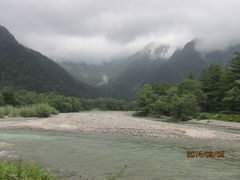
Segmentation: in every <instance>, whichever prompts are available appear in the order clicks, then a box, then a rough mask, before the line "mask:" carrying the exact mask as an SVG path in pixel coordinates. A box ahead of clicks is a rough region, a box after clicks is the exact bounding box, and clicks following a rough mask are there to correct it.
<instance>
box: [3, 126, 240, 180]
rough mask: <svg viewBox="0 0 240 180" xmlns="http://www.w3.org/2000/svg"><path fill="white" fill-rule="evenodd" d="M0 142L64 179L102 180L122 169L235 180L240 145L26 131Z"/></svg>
mask: <svg viewBox="0 0 240 180" xmlns="http://www.w3.org/2000/svg"><path fill="white" fill-rule="evenodd" d="M215 129H216V128H215ZM0 142H7V143H13V144H15V146H13V147H11V148H9V149H7V150H8V151H14V152H15V153H21V154H22V157H23V159H24V160H27V161H29V160H36V161H38V162H39V163H40V164H41V165H42V166H44V167H47V168H49V169H50V170H51V171H52V172H55V173H56V174H61V175H63V176H65V178H66V179H79V177H80V176H82V177H83V179H84V178H85V179H87V178H88V179H89V180H91V179H94V180H104V179H106V176H107V174H108V173H110V172H117V171H119V170H121V169H123V167H124V166H125V165H127V166H126V168H125V169H124V171H123V173H122V174H121V176H120V177H119V178H118V179H119V180H161V179H163V180H165V179H167V180H168V179H170V180H174V179H177V180H179V179H180V180H181V179H183V180H188V179H189V180H190V179H191V180H203V179H204V180H210V179H211V180H228V179H233V180H234V179H236V180H239V179H240V142H231V141H222V140H221V141H220V140H199V139H194V140H193V139H182V138H181V139H173V138H172V139H170V138H148V137H130V136H119V135H107V134H101V135H99V134H98V135H93V134H80V133H65V132H53V131H32V130H0ZM187 151H224V152H225V157H224V158H194V159H190V158H187V157H186V154H187Z"/></svg>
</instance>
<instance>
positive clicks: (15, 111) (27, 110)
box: [0, 104, 58, 117]
mask: <svg viewBox="0 0 240 180" xmlns="http://www.w3.org/2000/svg"><path fill="white" fill-rule="evenodd" d="M52 114H58V111H57V110H56V109H55V108H54V107H51V106H50V105H48V104H34V105H29V106H22V107H13V106H4V107H0V117H4V116H9V117H18V116H21V117H49V116H50V115H52Z"/></svg>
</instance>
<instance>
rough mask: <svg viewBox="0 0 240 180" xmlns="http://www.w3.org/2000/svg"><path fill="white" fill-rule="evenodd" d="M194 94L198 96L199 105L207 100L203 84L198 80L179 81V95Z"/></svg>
mask: <svg viewBox="0 0 240 180" xmlns="http://www.w3.org/2000/svg"><path fill="white" fill-rule="evenodd" d="M189 93H191V94H193V95H194V96H195V97H196V98H197V103H198V104H199V105H203V104H205V102H206V96H205V94H204V92H203V91H202V86H201V84H200V83H199V82H198V81H194V80H191V79H185V80H182V81H181V82H179V84H178V91H177V94H178V96H181V95H184V94H189Z"/></svg>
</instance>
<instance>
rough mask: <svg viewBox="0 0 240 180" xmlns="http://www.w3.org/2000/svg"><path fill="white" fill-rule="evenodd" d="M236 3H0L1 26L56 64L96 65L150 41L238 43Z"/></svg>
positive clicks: (210, 46) (204, 46) (205, 45)
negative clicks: (71, 62) (68, 62)
mask: <svg viewBox="0 0 240 180" xmlns="http://www.w3.org/2000/svg"><path fill="white" fill-rule="evenodd" d="M239 6H240V2H239V1H238V0H228V1H226V0H201V1H193V0H181V1H179V0H168V1H165V0H148V1H146V0H121V1H114V0H99V1H96V0H95V1H94V0H51V1H49V0H41V1H39V0H21V1H19V0H0V12H1V16H0V24H1V25H3V26H6V27H7V28H8V29H9V30H10V31H11V32H12V33H13V34H14V35H15V37H16V39H17V40H19V41H20V42H21V43H23V44H24V45H26V46H28V47H31V48H33V49H35V50H38V51H40V52H42V53H44V54H46V55H48V56H50V57H52V58H53V59H55V60H71V61H85V62H89V63H99V62H102V61H105V60H107V59H111V58H112V57H114V56H122V55H128V54H130V53H132V52H134V51H136V50H138V49H140V48H142V47H144V46H145V45H146V44H148V43H151V42H156V43H165V44H170V45H172V46H180V47H181V46H183V45H184V44H185V43H186V42H188V41H190V40H192V39H196V38H197V39H201V43H199V44H198V46H197V47H198V49H199V50H201V51H209V50H214V49H224V48H226V47H228V46H230V45H235V44H238V43H240V36H239V32H240V23H239V21H240V20H239V15H240V11H239Z"/></svg>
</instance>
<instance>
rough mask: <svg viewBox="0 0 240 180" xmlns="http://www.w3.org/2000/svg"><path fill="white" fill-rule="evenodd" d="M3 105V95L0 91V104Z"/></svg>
mask: <svg viewBox="0 0 240 180" xmlns="http://www.w3.org/2000/svg"><path fill="white" fill-rule="evenodd" d="M3 105H4V97H3V95H2V93H1V92H0V106H3Z"/></svg>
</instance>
